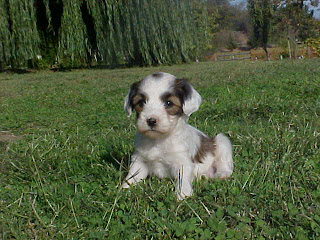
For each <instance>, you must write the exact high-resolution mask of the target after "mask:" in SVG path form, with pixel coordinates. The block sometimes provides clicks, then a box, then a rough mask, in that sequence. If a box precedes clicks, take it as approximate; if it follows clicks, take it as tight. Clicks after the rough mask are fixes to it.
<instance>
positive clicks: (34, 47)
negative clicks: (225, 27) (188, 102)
mask: <svg viewBox="0 0 320 240" xmlns="http://www.w3.org/2000/svg"><path fill="white" fill-rule="evenodd" d="M194 2H196V1H195V0H193V1H191V0H161V1H159V0H108V1H107V0H24V1H16V0H0V31H1V35H0V38H1V42H0V62H3V63H4V64H5V65H12V66H14V65H16V66H18V65H23V64H25V62H26V61H27V60H29V59H35V56H36V55H38V54H40V52H39V48H40V50H41V54H42V55H44V56H43V57H44V58H47V55H49V54H51V55H53V56H52V57H51V59H50V61H51V62H52V61H57V62H58V63H59V64H61V65H67V66H69V67H74V66H79V65H90V64H91V63H92V61H95V62H97V63H104V64H107V65H115V64H131V65H153V64H174V63H180V62H188V61H190V60H191V59H194V58H196V57H197V56H198V55H199V53H200V52H201V51H202V50H203V48H204V46H205V45H206V44H205V43H206V41H207V34H206V29H207V28H206V24H207V23H206V19H207V18H206V10H205V7H204V5H201V6H202V7H199V6H200V5H199V4H198V5H199V6H198V7H195V6H196V4H195V3H194ZM195 9H196V11H197V14H196V15H195V14H194V13H195ZM195 16H197V17H196V18H195ZM49 48H50V51H49V50H48V49H49ZM47 59H48V58H47Z"/></svg>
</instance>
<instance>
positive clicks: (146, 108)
mask: <svg viewBox="0 0 320 240" xmlns="http://www.w3.org/2000/svg"><path fill="white" fill-rule="evenodd" d="M200 104H201V96H200V95H199V93H198V92H197V91H196V90H195V89H194V88H193V87H192V86H191V85H190V83H189V82H188V81H186V80H184V79H177V78H176V77H175V76H173V75H171V74H168V73H155V74H151V75H149V76H147V77H146V78H144V79H143V80H142V81H139V82H136V83H134V84H133V85H132V86H131V88H130V90H129V93H128V95H127V96H126V98H125V102H124V109H125V111H126V112H127V114H128V116H130V115H131V113H132V111H133V110H135V111H136V113H137V128H138V131H139V132H140V133H142V134H144V135H145V136H147V137H150V138H160V137H161V136H165V135H169V134H170V133H171V132H172V131H173V130H174V129H175V127H176V126H177V123H178V121H179V119H182V120H185V119H187V117H189V116H190V115H191V114H192V113H193V112H195V111H197V110H198V108H199V106H200Z"/></svg>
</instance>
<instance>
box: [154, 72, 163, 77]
mask: <svg viewBox="0 0 320 240" xmlns="http://www.w3.org/2000/svg"><path fill="white" fill-rule="evenodd" d="M162 76H163V73H161V72H159V73H154V74H152V77H154V78H161V77H162Z"/></svg>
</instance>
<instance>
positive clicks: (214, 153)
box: [122, 73, 233, 199]
mask: <svg viewBox="0 0 320 240" xmlns="http://www.w3.org/2000/svg"><path fill="white" fill-rule="evenodd" d="M201 101H202V99H201V96H200V95H199V93H198V92H197V91H196V90H195V89H194V88H193V87H192V86H191V85H190V84H189V82H188V81H186V80H184V79H177V78H176V77H175V76H173V75H171V74H168V73H155V74H152V75H149V76H147V77H146V78H144V79H143V80H142V81H139V82H136V83H134V84H133V85H132V86H131V88H130V90H129V93H128V95H127V96H126V98H125V102H124V108H125V110H126V112H127V114H128V116H130V114H131V113H132V111H133V110H135V111H136V114H137V121H136V125H137V129H138V131H137V134H136V138H135V152H134V154H133V155H132V158H131V165H130V170H129V174H128V176H127V177H126V179H125V181H124V183H123V184H122V187H123V188H128V187H129V186H130V185H133V184H136V183H137V182H139V181H141V180H143V179H145V178H146V177H147V176H148V175H156V176H158V177H160V178H163V177H173V178H174V179H176V182H177V184H176V193H177V197H178V199H183V198H185V197H188V196H191V195H192V181H193V179H194V178H195V177H201V176H204V177H206V178H228V177H230V175H231V174H232V171H233V160H232V148H231V143H230V140H229V139H228V138H227V137H226V136H224V135H223V134H221V133H220V134H218V135H217V136H215V137H213V138H209V137H208V136H207V135H205V134H204V133H202V132H201V131H199V130H197V129H196V128H194V127H192V126H190V125H189V124H187V120H188V117H189V116H190V115H191V114H192V113H193V112H195V111H197V110H198V108H199V106H200V104H201Z"/></svg>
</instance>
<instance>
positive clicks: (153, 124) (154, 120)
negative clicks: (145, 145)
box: [147, 118, 157, 127]
mask: <svg viewBox="0 0 320 240" xmlns="http://www.w3.org/2000/svg"><path fill="white" fill-rule="evenodd" d="M147 123H148V125H149V126H150V127H154V126H155V125H156V124H157V120H156V119H155V118H149V119H148V120H147Z"/></svg>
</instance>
